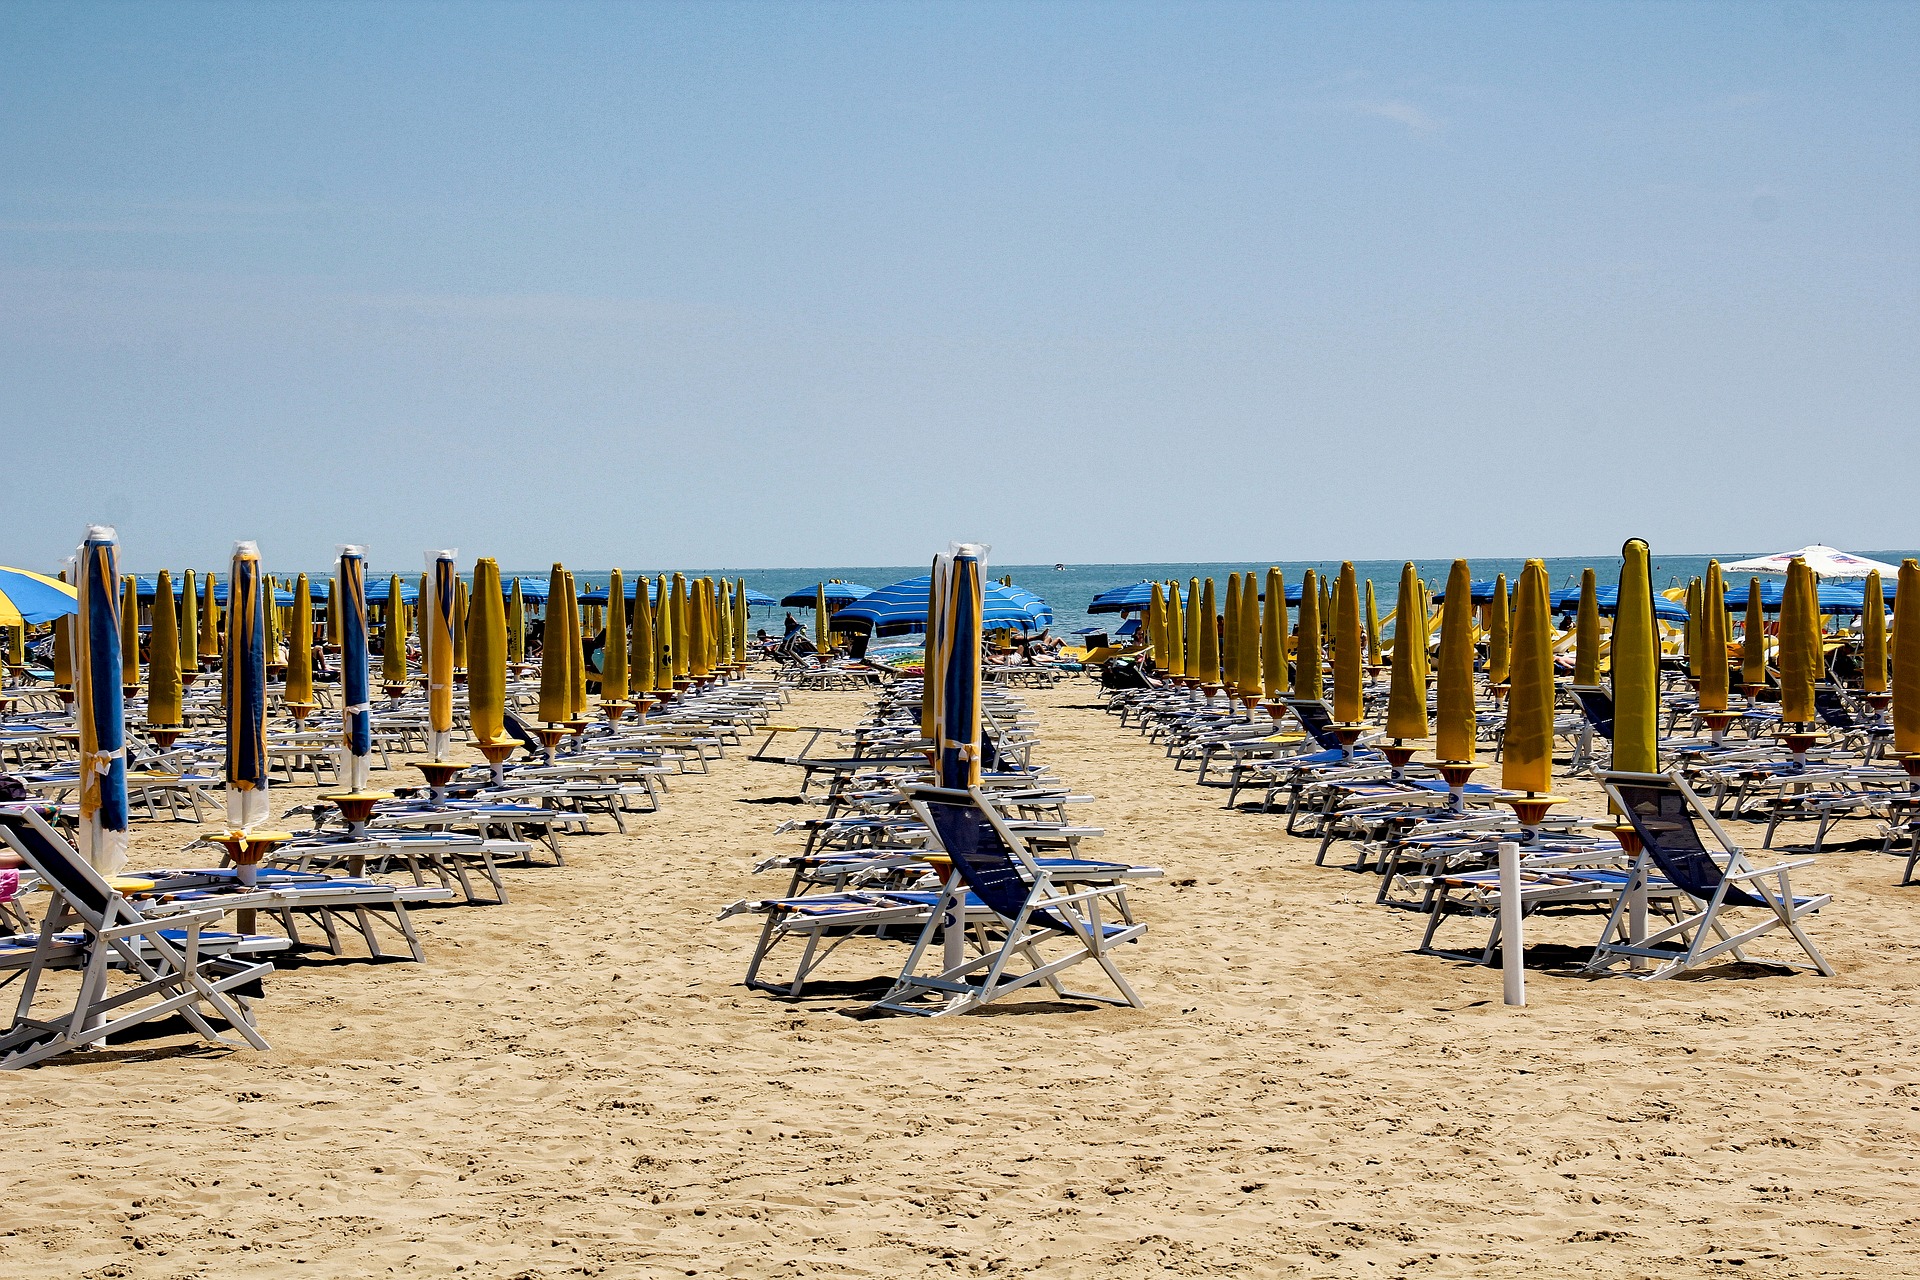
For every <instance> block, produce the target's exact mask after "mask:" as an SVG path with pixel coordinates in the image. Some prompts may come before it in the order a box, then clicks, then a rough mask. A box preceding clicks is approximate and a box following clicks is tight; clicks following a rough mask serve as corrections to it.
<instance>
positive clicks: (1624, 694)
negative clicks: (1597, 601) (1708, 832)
mask: <svg viewBox="0 0 1920 1280" xmlns="http://www.w3.org/2000/svg"><path fill="white" fill-rule="evenodd" d="M1651 573H1652V570H1651V566H1650V565H1649V563H1648V552H1647V544H1646V543H1645V542H1643V541H1641V540H1640V539H1639V538H1634V539H1632V540H1631V541H1629V542H1628V543H1627V544H1626V546H1624V547H1622V548H1621V551H1620V593H1619V597H1618V599H1617V601H1616V603H1615V605H1614V613H1613V767H1614V768H1616V769H1620V770H1623V771H1625V772H1628V773H1653V772H1656V771H1657V770H1658V769H1659V767H1660V754H1659V743H1660V644H1659V641H1658V640H1656V639H1655V638H1654V630H1653V580H1652V576H1651Z"/></svg>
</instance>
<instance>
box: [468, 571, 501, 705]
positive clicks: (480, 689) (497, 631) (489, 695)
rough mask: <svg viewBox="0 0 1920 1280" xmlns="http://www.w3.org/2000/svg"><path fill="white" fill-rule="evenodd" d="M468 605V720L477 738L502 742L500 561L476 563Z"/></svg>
mask: <svg viewBox="0 0 1920 1280" xmlns="http://www.w3.org/2000/svg"><path fill="white" fill-rule="evenodd" d="M467 604H468V608H467V625H466V627H465V628H464V629H465V631H466V633H467V722H468V724H469V725H470V726H471V728H472V730H473V737H474V741H476V742H484V743H492V742H498V741H500V739H501V738H502V737H504V736H505V734H506V728H507V602H506V598H505V597H504V596H503V595H502V594H501V591H500V565H499V563H498V562H497V561H494V560H491V559H482V560H480V561H478V562H477V563H476V564H475V565H474V566H473V594H472V595H471V596H470V597H468V601H467Z"/></svg>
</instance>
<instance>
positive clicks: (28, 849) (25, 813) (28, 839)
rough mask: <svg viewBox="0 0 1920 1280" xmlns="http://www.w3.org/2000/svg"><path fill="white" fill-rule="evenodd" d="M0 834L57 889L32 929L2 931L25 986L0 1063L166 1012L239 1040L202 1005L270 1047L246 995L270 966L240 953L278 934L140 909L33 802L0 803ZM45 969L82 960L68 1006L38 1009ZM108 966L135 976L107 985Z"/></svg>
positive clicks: (256, 989) (47, 1054)
mask: <svg viewBox="0 0 1920 1280" xmlns="http://www.w3.org/2000/svg"><path fill="white" fill-rule="evenodd" d="M0 838H4V839H5V841H6V843H7V844H8V845H10V846H11V847H12V848H13V851H14V852H15V853H17V854H19V855H20V857H21V858H22V859H23V860H25V862H26V863H27V865H28V866H30V867H31V868H33V870H34V871H35V872H36V873H38V874H39V876H40V878H41V879H42V880H43V881H44V882H45V883H46V885H47V887H48V888H49V889H50V890H52V893H51V895H50V898H51V901H50V902H49V905H48V907H47V914H46V917H45V919H44V920H43V921H42V922H41V925H40V930H39V932H38V933H37V934H35V935H31V936H25V937H16V938H11V939H7V940H6V941H7V943H8V944H9V947H8V949H9V950H11V951H12V952H13V953H14V955H15V957H16V958H17V959H18V960H19V964H18V965H17V966H15V967H17V968H18V970H19V972H20V982H21V991H20V999H19V1004H18V1005H17V1007H16V1008H15V1011H14V1018H13V1023H12V1025H11V1026H10V1027H9V1028H8V1029H7V1031H6V1033H5V1034H4V1035H0V1068H4V1069H12V1068H17V1067H24V1066H29V1065H32V1064H33V1063H37V1062H43V1061H45V1060H46V1059H48V1058H52V1057H55V1056H57V1055H59V1054H62V1053H66V1052H67V1051H69V1050H72V1049H78V1048H81V1047H83V1046H85V1045H89V1044H94V1043H96V1042H98V1041H101V1040H104V1039H106V1038H107V1037H109V1036H114V1035H118V1034H120V1033H121V1032H123V1031H125V1030H127V1029H128V1028H130V1027H133V1026H136V1025H138V1024H139V1023H142V1022H147V1021H149V1020H151V1019H154V1018H159V1017H164V1016H166V1015H168V1014H172V1013H178V1014H179V1015H180V1016H181V1017H182V1018H184V1019H185V1020H186V1022H187V1024H188V1025H189V1026H191V1027H192V1028H193V1029H194V1030H195V1031H196V1032H198V1033H199V1034H200V1035H201V1036H202V1037H204V1038H205V1039H207V1040H209V1041H211V1042H213V1043H215V1044H220V1045H225V1046H228V1047H231V1048H238V1047H240V1046H239V1045H238V1044H237V1043H236V1042H234V1041H232V1040H229V1039H227V1038H225V1037H223V1036H222V1035H220V1034H219V1032H217V1031H215V1030H214V1027H213V1024H212V1023H211V1022H209V1021H208V1020H207V1018H206V1016H205V1015H203V1014H202V1012H201V1009H202V1008H203V1007H204V1008H205V1009H206V1010H207V1011H208V1012H210V1013H212V1014H213V1015H214V1016H215V1017H217V1018H219V1019H221V1020H222V1021H224V1022H225V1023H226V1024H227V1026H228V1027H229V1028H231V1029H232V1030H233V1031H235V1032H238V1033H239V1035H240V1036H241V1038H242V1039H243V1040H245V1042H246V1043H247V1044H250V1045H252V1046H253V1047H254V1048H255V1049H263V1050H264V1049H266V1048H267V1047H268V1046H267V1042H266V1041H265V1040H264V1039H262V1038H261V1036H260V1033H259V1031H258V1030H256V1029H255V1027H254V1023H253V1016H252V1010H251V1009H250V1008H249V1007H248V999H249V998H250V997H252V996H257V995H259V994H260V982H261V979H262V978H264V977H266V975H267V974H269V973H272V972H273V965H272V964H271V963H270V962H262V961H258V960H251V959H245V958H243V957H242V954H241V953H243V952H248V951H259V950H265V949H278V948H281V947H284V946H285V945H286V942H285V940H284V939H281V938H266V937H249V936H245V935H240V934H232V933H225V932H222V931H219V930H217V929H213V928H209V926H212V925H218V924H219V923H220V922H221V921H222V919H223V918H224V917H225V912H223V911H221V910H219V909H213V910H205V911H183V912H176V913H173V914H171V915H168V916H165V917H160V918H149V917H147V916H145V915H143V914H142V913H141V912H140V910H139V909H138V907H137V906H136V905H135V904H134V903H132V902H130V901H129V900H128V899H127V898H126V897H125V896H123V895H122V894H121V893H119V892H118V891H117V890H115V889H114V888H113V887H112V886H111V885H110V884H108V883H107V881H106V880H104V879H102V878H101V876H100V875H99V873H98V872H96V871H95V870H94V869H93V867H92V866H90V865H89V864H88V863H87V862H86V861H85V860H84V859H82V858H81V856H80V853H79V851H78V850H76V849H75V848H74V847H73V846H72V845H70V844H68V843H67V841H66V839H65V838H64V837H62V836H61V835H60V834H59V832H57V831H55V830H54V829H53V827H52V826H51V825H50V824H49V823H48V822H47V819H46V817H45V815H44V813H43V812H42V811H41V810H40V809H39V808H38V807H36V806H32V805H9V806H7V807H5V808H0ZM29 948H30V949H31V950H30V952H29ZM51 968H77V969H79V970H80V971H81V974H80V986H79V990H78V992H77V993H76V995H75V998H74V1004H73V1008H72V1010H71V1011H70V1012H68V1013H66V1014H63V1015H60V1016H58V1017H54V1018H45V1019H43V1018H35V1017H34V1016H33V1006H34V1000H35V997H36V996H37V995H38V993H39V986H40V980H41V977H42V976H43V975H44V973H45V972H46V970H48V969H51ZM113 968H123V969H126V970H129V971H130V972H131V975H132V978H133V982H132V985H131V986H127V987H123V988H122V989H120V990H118V991H112V992H109V990H108V979H109V976H110V975H109V970H110V969H113Z"/></svg>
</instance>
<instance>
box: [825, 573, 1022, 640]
mask: <svg viewBox="0 0 1920 1280" xmlns="http://www.w3.org/2000/svg"><path fill="white" fill-rule="evenodd" d="M976 563H977V561H976ZM932 584H933V578H932V575H930V574H925V573H923V574H921V575H920V576H919V577H917V578H908V579H906V580H905V581H902V582H896V583H894V584H893V585H892V586H890V587H882V588H880V589H879V590H878V591H875V592H871V593H870V594H868V595H865V596H862V597H861V598H860V599H859V600H857V601H855V602H854V603H853V604H850V605H848V606H846V607H845V608H844V609H839V610H837V611H835V612H834V614H833V624H834V629H835V630H840V631H861V630H872V631H874V632H875V633H876V634H879V635H899V634H901V633H903V632H908V631H924V630H926V626H927V599H928V596H929V595H930V594H931V593H932ZM980 599H981V606H980V616H979V619H978V621H979V624H980V626H981V627H982V628H983V629H985V630H992V629H994V628H996V627H1019V628H1022V629H1023V630H1024V629H1026V628H1030V627H1044V626H1046V625H1048V623H1050V622H1052V621H1053V611H1052V610H1051V609H1048V608H1047V606H1046V602H1045V601H1044V600H1041V599H1040V598H1039V597H1038V596H1035V595H1033V594H1032V593H1031V592H1027V591H1021V590H1020V589H1019V588H1017V587H1003V586H1001V585H1000V584H999V583H997V582H988V583H984V584H982V586H981V590H980Z"/></svg>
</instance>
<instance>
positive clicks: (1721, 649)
mask: <svg viewBox="0 0 1920 1280" xmlns="http://www.w3.org/2000/svg"><path fill="white" fill-rule="evenodd" d="M1726 598H1727V584H1726V580H1725V579H1724V578H1722V577H1721V575H1720V562H1719V561H1718V560H1709V561H1708V562H1707V578H1706V581H1705V582H1704V583H1703V584H1701V587H1700V624H1699V626H1698V628H1697V629H1696V634H1698V635H1699V637H1700V709H1701V710H1702V711H1725V710H1726V709H1727V632H1726V625H1727V611H1726V608H1725V606H1724V604H1723V603H1722V602H1723V601H1725V600H1726Z"/></svg>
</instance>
